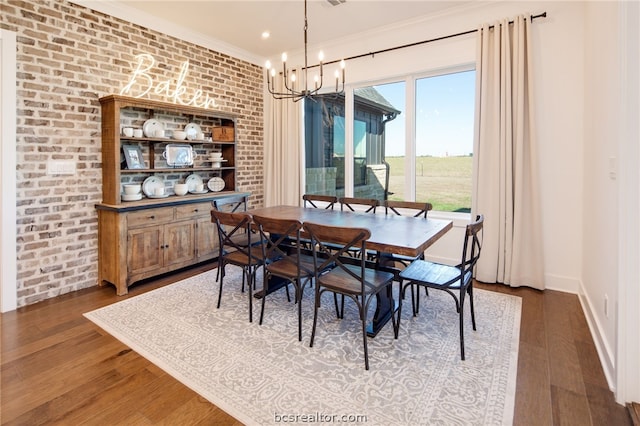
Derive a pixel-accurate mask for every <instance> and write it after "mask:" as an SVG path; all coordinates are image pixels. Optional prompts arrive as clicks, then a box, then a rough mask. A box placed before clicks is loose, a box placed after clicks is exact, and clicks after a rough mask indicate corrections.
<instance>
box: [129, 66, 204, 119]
mask: <svg viewBox="0 0 640 426" xmlns="http://www.w3.org/2000/svg"><path fill="white" fill-rule="evenodd" d="M136 59H137V60H138V64H137V66H136V67H135V69H134V70H133V72H132V73H131V78H130V79H129V82H128V83H127V85H126V86H124V87H123V88H122V90H120V94H121V95H129V96H132V97H134V98H142V97H144V96H145V95H146V94H147V93H149V92H153V93H155V94H156V95H164V96H166V97H167V99H168V100H170V101H172V102H174V103H177V104H180V105H193V106H196V107H200V108H211V107H215V106H216V101H215V99H212V98H210V97H209V95H208V94H206V93H204V94H203V93H202V90H200V89H196V90H194V91H192V92H191V93H190V94H189V93H187V88H186V87H185V86H184V85H183V84H184V80H185V78H186V77H187V74H189V61H188V60H186V61H184V62H183V63H182V65H181V66H180V71H179V73H178V75H177V78H176V79H175V86H174V84H173V80H171V79H167V80H162V81H156V80H154V78H153V77H152V76H151V75H149V70H150V69H152V68H153V67H154V65H155V64H156V60H155V58H154V57H153V56H151V55H149V54H148V53H142V54H140V55H137V56H136ZM134 86H136V87H140V88H141V89H140V91H138V92H137V93H132V91H133V90H134V89H133V88H134Z"/></svg>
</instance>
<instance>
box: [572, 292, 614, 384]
mask: <svg viewBox="0 0 640 426" xmlns="http://www.w3.org/2000/svg"><path fill="white" fill-rule="evenodd" d="M578 299H579V300H580V305H581V306H582V311H583V312H584V316H585V318H586V319H587V325H588V326H589V331H591V337H592V338H593V342H594V344H595V346H596V351H597V352H598V357H599V358H600V364H601V365H602V369H603V370H604V375H605V377H606V379H607V383H608V384H609V389H610V390H611V391H612V392H614V393H615V391H616V360H615V355H614V351H613V350H611V348H610V347H609V345H608V344H607V342H606V341H605V339H604V338H603V337H602V336H603V335H604V334H603V332H602V327H601V326H600V323H599V321H598V318H597V316H596V315H594V312H595V309H594V306H593V303H591V301H590V300H589V297H588V296H587V294H586V292H585V291H584V288H582V286H580V291H579V292H578Z"/></svg>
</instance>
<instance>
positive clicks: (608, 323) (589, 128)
mask: <svg viewBox="0 0 640 426" xmlns="http://www.w3.org/2000/svg"><path fill="white" fill-rule="evenodd" d="M617 11H618V9H617V4H616V3H615V2H589V3H587V5H586V17H585V24H586V27H587V28H588V29H589V30H588V31H586V32H585V45H586V54H585V61H584V69H585V74H586V75H585V77H586V78H585V87H584V92H585V116H584V126H585V140H584V159H583V161H584V177H583V180H584V194H583V197H584V198H583V218H584V219H583V220H584V223H583V228H582V232H583V235H584V244H583V252H582V255H583V267H582V273H581V275H582V286H581V288H580V291H579V294H580V297H581V299H582V303H583V306H584V307H585V313H586V314H587V318H588V320H589V321H590V323H591V328H592V330H595V331H596V337H597V338H596V343H597V344H598V349H599V351H600V357H601V360H602V361H603V364H604V366H605V373H606V374H607V375H608V376H613V375H614V374H613V373H614V370H615V355H614V352H615V346H616V341H615V336H616V306H617V303H618V291H617V284H618V273H617V267H618V221H617V219H618V214H617V211H618V177H617V164H618V161H619V160H618V158H617V157H618V140H619V136H620V135H619V132H618V129H619V128H620V118H619V108H618V105H619V102H620V98H619V85H618V84H619V77H620V74H619V73H620V71H619V70H620V68H619V59H618V58H619V54H620V53H619V49H618V46H619V44H618V31H617V24H618V15H617ZM605 299H608V302H605ZM605 305H606V306H605ZM605 311H606V312H605ZM610 379H611V377H610ZM610 382H612V381H611V380H610Z"/></svg>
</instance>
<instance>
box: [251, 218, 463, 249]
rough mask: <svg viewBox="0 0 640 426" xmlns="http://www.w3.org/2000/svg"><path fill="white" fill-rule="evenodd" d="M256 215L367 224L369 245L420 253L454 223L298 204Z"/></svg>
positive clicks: (341, 224) (317, 221)
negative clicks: (369, 233) (317, 207)
mask: <svg viewBox="0 0 640 426" xmlns="http://www.w3.org/2000/svg"><path fill="white" fill-rule="evenodd" d="M249 213H251V214H253V215H259V216H266V217H273V218H282V219H298V220H299V221H300V222H303V223H304V222H315V223H320V224H323V225H332V226H342V227H354V228H367V229H368V230H369V231H370V232H371V238H369V240H368V241H367V249H369V250H377V251H380V252H385V253H394V254H401V255H405V256H417V255H419V254H420V253H422V252H424V251H425V250H426V249H427V248H428V247H429V246H431V245H432V244H433V243H435V242H436V241H437V240H438V238H440V237H441V236H443V235H444V234H445V233H446V232H447V231H448V230H449V229H451V227H452V226H453V223H452V221H450V220H440V219H423V218H416V217H405V216H397V215H395V214H394V215H386V214H371V213H357V212H344V211H339V210H325V209H315V208H305V207H297V206H275V207H264V208H260V209H252V210H250V211H249Z"/></svg>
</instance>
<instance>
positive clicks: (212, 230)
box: [196, 216, 218, 261]
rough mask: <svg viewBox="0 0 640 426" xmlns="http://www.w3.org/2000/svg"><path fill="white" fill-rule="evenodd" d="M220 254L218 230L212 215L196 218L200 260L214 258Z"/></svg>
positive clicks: (197, 253)
mask: <svg viewBox="0 0 640 426" xmlns="http://www.w3.org/2000/svg"><path fill="white" fill-rule="evenodd" d="M217 255H218V232H217V231H216V226H215V224H214V223H213V222H211V217H210V216H203V217H200V218H198V219H197V220H196V257H197V258H198V261H202V260H206V259H213V258H214V257H216V256H217Z"/></svg>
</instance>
